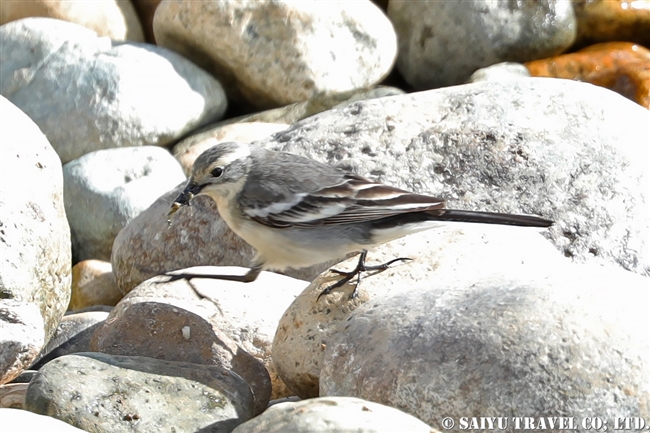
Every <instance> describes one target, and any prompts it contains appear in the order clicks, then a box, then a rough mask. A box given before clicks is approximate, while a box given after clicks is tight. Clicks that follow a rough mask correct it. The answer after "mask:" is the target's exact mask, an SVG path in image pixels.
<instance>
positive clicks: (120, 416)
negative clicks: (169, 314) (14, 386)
mask: <svg viewBox="0 0 650 433" xmlns="http://www.w3.org/2000/svg"><path fill="white" fill-rule="evenodd" d="M80 376H81V377H83V378H84V379H83V380H79V377H80ZM71 383H73V384H74V386H70V384H71ZM26 407H27V409H28V410H30V411H32V412H35V413H38V414H42V415H49V416H52V417H55V418H57V419H60V420H61V421H65V422H67V423H69V424H72V425H74V426H75V427H78V428H81V429H83V430H86V431H93V432H116V433H119V432H133V431H142V432H144V431H149V432H151V431H163V430H167V431H170V430H173V431H177V432H194V431H200V430H201V429H205V430H204V431H224V432H226V431H231V430H232V429H234V428H235V427H236V426H237V425H239V424H241V423H242V422H244V421H246V420H248V419H250V418H251V417H252V416H253V410H252V408H253V396H252V395H251V393H250V391H249V389H248V384H246V382H244V381H243V380H242V379H241V378H240V377H239V376H237V375H236V374H233V373H231V372H229V371H227V370H223V369H221V368H219V367H216V366H214V365H196V364H192V363H189V362H169V361H161V360H158V359H151V358H145V357H137V356H136V357H127V356H110V355H106V354H102V353H79V354H76V355H67V356H63V357H61V358H57V359H55V360H54V361H52V362H50V363H48V364H47V365H45V366H44V367H43V368H42V369H41V370H40V371H39V373H38V374H37V375H36V377H35V378H34V379H33V380H32V382H31V384H30V385H29V388H28V389H27V398H26Z"/></svg>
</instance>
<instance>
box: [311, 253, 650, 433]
mask: <svg viewBox="0 0 650 433" xmlns="http://www.w3.org/2000/svg"><path fill="white" fill-rule="evenodd" d="M521 277H522V276H519V275H518V276H515V277H514V278H512V277H511V276H509V275H503V276H502V277H501V278H498V277H495V278H491V279H480V280H475V281H473V282H472V283H471V284H468V283H469V282H468V281H465V280H462V279H461V281H458V282H454V281H449V280H445V281H436V280H435V279H431V280H430V281H428V282H427V283H426V284H423V285H420V286H419V287H417V288H414V289H412V290H406V291H404V292H402V293H400V294H397V295H394V296H391V297H384V298H379V297H378V298H376V299H373V300H371V301H370V302H367V303H366V304H364V305H363V306H361V307H359V308H358V309H357V310H355V311H354V312H353V313H352V314H351V315H350V317H349V318H348V319H347V320H346V321H345V322H344V323H342V326H340V327H339V330H338V331H339V332H337V333H335V334H333V335H332V338H331V339H330V341H329V344H328V345H327V348H326V349H325V351H324V354H323V360H322V366H323V367H322V369H321V377H320V379H321V380H320V392H321V395H323V396H325V395H347V396H355V397H359V398H364V399H368V400H372V401H376V402H379V403H382V404H386V405H390V406H392V407H395V408H398V409H401V410H403V411H405V412H407V413H410V414H412V415H414V416H416V417H418V418H419V419H421V420H423V421H425V422H427V423H429V424H430V425H432V426H433V427H435V428H439V429H443V428H444V427H443V423H442V420H443V418H444V417H451V418H452V419H453V420H456V421H457V420H458V419H459V418H460V417H462V416H467V414H468V413H469V414H485V413H498V414H500V416H507V417H513V416H521V415H520V414H522V413H525V414H526V416H531V417H536V418H537V417H542V416H548V414H571V416H572V417H575V419H577V420H582V419H584V418H586V417H589V416H593V414H594V413H598V416H599V417H601V418H602V419H604V420H613V419H615V418H617V417H624V416H629V415H630V414H634V416H640V417H645V418H646V419H647V418H648V416H650V405H649V404H648V402H650V360H649V359H648V356H647V354H648V353H649V351H650V345H649V343H650V338H649V337H650V334H649V330H650V328H649V327H648V326H647V324H648V313H649V312H650V293H649V292H648V290H647V289H648V278H646V277H641V276H639V275H635V274H632V273H630V272H627V271H623V270H621V269H617V268H614V267H605V268H599V267H598V266H585V265H575V264H567V265H565V266H555V267H552V268H550V269H548V274H547V275H546V276H545V277H542V278H538V277H535V276H534V275H533V276H530V277H528V278H521ZM524 277H525V276H524ZM612 287H616V292H615V293H614V292H613V291H612ZM531 384H534V386H531ZM504 431H508V432H513V431H518V429H517V428H516V426H515V425H514V423H509V424H508V426H507V427H506V428H505V429H504ZM575 431H583V432H586V431H590V430H589V429H588V426H585V425H584V424H582V425H580V423H576V429H575Z"/></svg>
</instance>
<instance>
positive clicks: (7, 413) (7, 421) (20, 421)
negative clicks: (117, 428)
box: [0, 408, 84, 433]
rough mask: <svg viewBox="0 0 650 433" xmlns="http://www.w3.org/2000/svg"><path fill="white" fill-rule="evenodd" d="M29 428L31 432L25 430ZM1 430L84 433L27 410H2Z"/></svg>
mask: <svg viewBox="0 0 650 433" xmlns="http://www.w3.org/2000/svg"><path fill="white" fill-rule="evenodd" d="M26 428H29V430H25V429H26ZM0 430H1V431H3V432H5V433H14V432H26V431H30V432H49V433H83V432H84V430H81V429H78V428H76V427H73V426H71V425H70V424H68V423H65V422H63V421H59V420H58V419H56V418H52V417H49V416H43V415H38V414H35V413H32V412H29V411H26V410H19V409H4V408H0Z"/></svg>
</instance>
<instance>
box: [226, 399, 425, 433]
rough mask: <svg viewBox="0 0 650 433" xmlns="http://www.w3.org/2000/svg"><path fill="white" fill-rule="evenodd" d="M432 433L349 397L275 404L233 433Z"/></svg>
mask: <svg viewBox="0 0 650 433" xmlns="http://www.w3.org/2000/svg"><path fill="white" fill-rule="evenodd" d="M326 432H354V433H396V432H409V433H434V430H433V429H432V428H431V427H429V426H428V425H426V424H425V423H423V422H422V421H420V420H419V419H417V418H414V417H412V416H410V415H407V414H405V413H404V412H402V411H399V410H397V409H394V408H392V407H388V406H384V405H381V404H377V403H373V402H370V401H365V400H361V399H358V398H351V397H323V398H314V399H310V400H304V401H299V402H297V403H279V404H276V405H274V406H271V407H270V408H269V409H267V410H266V411H265V412H264V413H263V414H262V415H260V416H258V417H256V418H253V419H252V420H250V421H246V422H245V423H243V424H241V425H240V426H238V427H237V428H236V429H235V430H233V433H326Z"/></svg>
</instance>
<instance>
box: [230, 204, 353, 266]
mask: <svg viewBox="0 0 650 433" xmlns="http://www.w3.org/2000/svg"><path fill="white" fill-rule="evenodd" d="M219 213H220V214H221V217H222V218H223V220H224V221H225V222H226V224H228V227H230V228H231V229H232V231H234V232H235V233H236V234H237V235H238V236H239V237H241V238H242V239H244V240H245V241H246V242H247V243H248V244H250V245H251V246H253V247H254V248H255V249H256V250H257V253H258V255H257V257H256V259H258V260H259V261H261V262H263V268H264V269H274V270H283V269H286V268H288V267H291V268H295V269H298V268H304V267H308V266H312V265H316V264H318V263H323V262H327V261H330V260H334V259H342V258H344V257H345V256H346V255H347V254H348V253H351V252H356V251H360V250H361V249H363V247H361V246H359V245H357V244H355V243H352V242H345V241H344V242H341V240H340V239H336V240H334V239H331V238H329V239H328V238H327V237H323V236H313V235H316V234H317V233H315V231H318V230H320V229H318V228H315V229H310V230H305V231H306V232H310V231H311V233H304V232H303V233H302V234H301V233H300V232H298V231H289V229H275V228H272V227H267V226H264V225H262V224H259V223H256V222H255V221H251V220H247V219H246V220H244V219H236V218H233V216H232V214H231V213H230V212H227V211H222V207H219Z"/></svg>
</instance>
